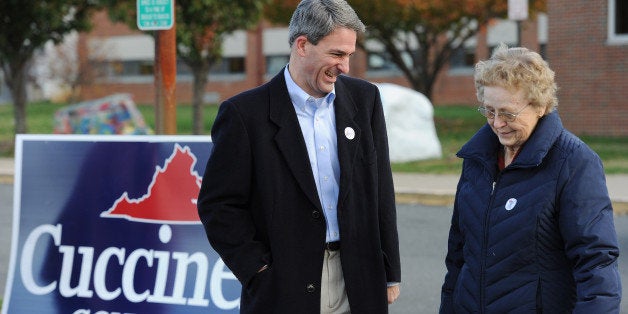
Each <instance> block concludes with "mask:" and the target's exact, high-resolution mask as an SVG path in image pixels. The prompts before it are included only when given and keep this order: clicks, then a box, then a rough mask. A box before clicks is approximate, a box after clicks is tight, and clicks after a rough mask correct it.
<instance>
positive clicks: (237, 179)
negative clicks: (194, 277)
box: [197, 102, 270, 285]
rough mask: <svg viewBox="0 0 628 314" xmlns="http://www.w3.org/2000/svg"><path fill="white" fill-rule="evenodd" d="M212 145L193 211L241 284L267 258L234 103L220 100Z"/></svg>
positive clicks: (248, 159) (246, 140)
mask: <svg viewBox="0 0 628 314" xmlns="http://www.w3.org/2000/svg"><path fill="white" fill-rule="evenodd" d="M212 142H213V150H212V154H211V155H210V157H209V160H208V162H207V167H206V169H205V174H204V175H203V181H202V184H201V190H200V192H199V197H198V205H197V206H198V213H199V217H200V219H201V222H202V223H203V226H204V227H205V233H206V234H207V239H208V240H209V243H210V244H211V246H212V247H213V248H214V250H216V252H217V253H218V254H219V255H220V257H221V258H222V259H223V261H224V262H225V264H226V265H227V266H228V267H229V269H230V270H231V271H232V272H233V274H234V275H235V276H236V277H237V278H238V280H239V281H240V282H241V283H242V284H243V285H246V283H248V282H249V280H250V279H251V278H252V277H253V276H254V275H255V274H256V273H257V271H258V270H259V269H260V268H261V267H263V266H264V265H267V264H269V263H270V254H269V250H268V248H267V246H266V245H264V244H263V243H262V242H261V241H259V239H257V238H256V227H255V223H254V221H253V214H252V212H251V202H250V195H249V191H250V187H251V180H252V178H251V167H252V166H251V164H252V156H251V149H250V146H249V143H250V142H249V137H248V134H247V131H246V128H245V127H244V124H243V122H242V119H241V117H240V115H239V113H238V112H237V109H236V107H235V105H233V104H231V103H228V102H225V103H223V104H222V105H221V106H220V109H219V113H218V115H217V117H216V121H215V123H214V126H213V128H212Z"/></svg>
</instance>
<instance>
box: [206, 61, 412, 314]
mask: <svg viewBox="0 0 628 314" xmlns="http://www.w3.org/2000/svg"><path fill="white" fill-rule="evenodd" d="M335 91H336V98H335V101H334V106H335V115H336V133H337V142H338V159H339V162H340V190H339V197H338V198H339V200H338V221H339V226H340V237H341V251H340V252H341V253H340V254H341V260H342V269H343V273H344V278H345V283H346V290H347V296H348V298H349V304H350V306H351V310H352V312H353V313H387V311H388V305H387V296H386V283H387V282H400V281H401V278H400V277H401V270H400V258H399V244H398V236H397V222H396V211H395V202H394V189H393V182H392V173H391V170H390V162H389V157H388V142H387V137H386V126H385V122H384V115H383V109H382V103H381V99H380V95H379V91H378V89H377V87H375V86H374V85H373V84H370V83H368V82H366V81H363V80H359V79H355V78H350V77H347V76H339V77H338V80H337V82H336V84H335ZM347 128H351V129H352V130H353V131H354V133H355V136H354V137H353V138H351V137H352V136H346V135H345V130H346V129H347ZM212 141H213V143H214V149H213V151H212V154H211V156H210V158H209V161H208V163H207V167H206V172H205V175H204V177H203V183H202V187H201V191H200V194H199V198H198V209H199V216H200V218H201V221H202V222H203V225H204V227H205V231H206V233H207V237H208V239H209V242H210V244H211V245H212V247H213V248H214V249H215V250H216V251H217V252H218V254H219V255H220V256H221V258H222V259H223V260H224V262H225V264H226V265H227V266H228V267H229V268H230V269H231V271H232V272H233V273H234V274H235V276H236V277H237V278H238V280H239V281H240V282H241V283H242V287H243V288H242V295H241V312H242V313H320V309H319V307H320V298H321V291H320V283H321V272H322V267H323V254H324V244H325V228H326V224H325V217H324V215H323V211H322V209H321V204H320V201H319V198H318V193H317V191H316V184H315V182H314V177H313V174H312V170H311V167H310V163H309V159H308V154H307V148H306V146H305V141H304V139H303V135H302V132H301V129H300V126H299V122H298V119H297V116H296V112H295V109H294V106H293V104H292V102H291V100H290V97H289V95H288V90H287V87H286V82H285V78H284V73H283V71H282V72H281V73H279V74H278V75H277V76H275V77H274V78H273V79H272V80H271V81H269V82H268V83H266V84H264V85H262V86H260V87H257V88H255V89H252V90H249V91H246V92H244V93H241V94H239V95H237V96H234V97H232V98H230V99H228V100H226V101H225V102H223V103H222V104H221V107H220V109H219V113H218V116H217V118H216V121H215V123H214V126H213V128H212ZM265 264H267V265H269V267H268V269H267V270H265V271H263V272H262V273H260V274H257V271H258V270H259V269H260V268H261V267H262V266H263V265H265Z"/></svg>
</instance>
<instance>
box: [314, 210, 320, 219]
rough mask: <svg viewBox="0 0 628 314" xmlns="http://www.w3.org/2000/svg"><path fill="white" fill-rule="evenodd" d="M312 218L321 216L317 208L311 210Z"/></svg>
mask: <svg viewBox="0 0 628 314" xmlns="http://www.w3.org/2000/svg"><path fill="white" fill-rule="evenodd" d="M312 218H314V219H318V218H321V213H320V212H319V211H318V210H315V211H312Z"/></svg>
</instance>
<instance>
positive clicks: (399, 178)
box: [0, 158, 628, 214]
mask: <svg viewBox="0 0 628 314" xmlns="http://www.w3.org/2000/svg"><path fill="white" fill-rule="evenodd" d="M14 172H15V171H14V161H13V159H12V158H0V183H12V182H13V175H14ZM393 180H394V183H395V192H396V193H397V201H398V202H400V203H421V204H426V205H444V206H449V205H452V204H453V199H454V194H455V193H456V184H457V183H458V175H451V174H446V175H436V174H421V173H394V174H393ZM606 181H607V186H608V192H609V195H610V197H611V200H612V201H613V208H614V210H615V212H616V213H617V214H628V175H626V174H619V175H608V176H607V177H606Z"/></svg>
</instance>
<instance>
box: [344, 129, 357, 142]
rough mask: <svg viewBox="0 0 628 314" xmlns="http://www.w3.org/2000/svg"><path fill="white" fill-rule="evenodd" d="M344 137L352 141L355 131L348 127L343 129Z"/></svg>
mask: <svg viewBox="0 0 628 314" xmlns="http://www.w3.org/2000/svg"><path fill="white" fill-rule="evenodd" d="M345 136H346V137H347V138H348V139H350V140H352V139H353V138H354V137H355V131H354V130H353V129H352V128H350V127H346V128H345Z"/></svg>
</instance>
